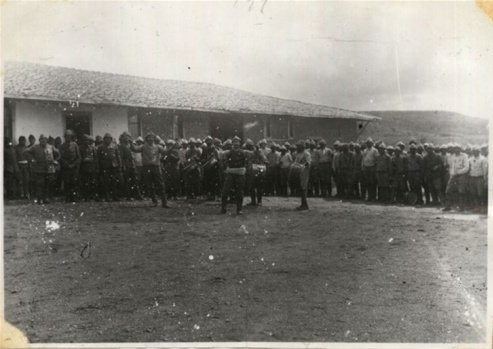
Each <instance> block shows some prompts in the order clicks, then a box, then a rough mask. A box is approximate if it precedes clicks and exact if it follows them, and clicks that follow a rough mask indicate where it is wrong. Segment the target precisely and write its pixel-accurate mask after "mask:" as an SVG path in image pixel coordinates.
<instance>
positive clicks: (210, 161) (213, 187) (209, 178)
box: [200, 136, 221, 201]
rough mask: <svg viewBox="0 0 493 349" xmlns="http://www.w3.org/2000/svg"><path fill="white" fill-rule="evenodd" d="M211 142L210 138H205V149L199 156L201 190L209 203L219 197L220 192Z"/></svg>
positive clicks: (218, 170) (217, 165)
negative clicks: (201, 178) (201, 173)
mask: <svg viewBox="0 0 493 349" xmlns="http://www.w3.org/2000/svg"><path fill="white" fill-rule="evenodd" d="M213 142H214V140H213V139H212V137H211V136H207V137H206V138H205V144H206V147H205V148H203V150H202V154H201V155H200V165H201V166H202V169H203V173H204V178H203V181H202V188H203V191H204V194H205V195H207V199H208V200H209V201H214V200H215V199H216V197H219V196H220V190H221V182H220V168H219V162H218V155H217V149H216V147H215V146H214V145H213Z"/></svg>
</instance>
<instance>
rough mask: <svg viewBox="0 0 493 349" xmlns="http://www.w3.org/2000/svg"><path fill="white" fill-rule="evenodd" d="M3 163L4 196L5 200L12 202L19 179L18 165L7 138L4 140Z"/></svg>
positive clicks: (10, 142)
mask: <svg viewBox="0 0 493 349" xmlns="http://www.w3.org/2000/svg"><path fill="white" fill-rule="evenodd" d="M3 161H4V163H3V174H4V177H3V178H4V189H5V192H4V194H6V198H7V199H9V200H13V199H16V196H17V192H16V191H17V190H16V187H17V185H16V183H17V181H18V179H19V164H18V163H17V155H16V152H15V149H14V147H13V145H12V141H11V140H10V138H9V137H5V138H4V148H3Z"/></svg>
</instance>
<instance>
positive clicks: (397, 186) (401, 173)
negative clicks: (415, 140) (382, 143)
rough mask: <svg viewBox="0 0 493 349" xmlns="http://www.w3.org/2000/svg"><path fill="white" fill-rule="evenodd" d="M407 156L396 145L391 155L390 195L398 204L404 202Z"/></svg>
mask: <svg viewBox="0 0 493 349" xmlns="http://www.w3.org/2000/svg"><path fill="white" fill-rule="evenodd" d="M406 174H407V157H406V156H405V155H403V154H402V148H401V147H399V145H397V146H396V147H395V148H394V156H393V157H392V191H393V193H392V197H391V199H392V200H393V201H395V202H397V203H399V204H403V203H404V193H406V192H407V184H406Z"/></svg>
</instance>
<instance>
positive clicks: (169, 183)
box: [162, 140, 180, 200]
mask: <svg viewBox="0 0 493 349" xmlns="http://www.w3.org/2000/svg"><path fill="white" fill-rule="evenodd" d="M166 145H167V147H168V149H167V150H168V152H169V153H168V155H166V156H165V157H164V158H163V160H162V162H163V169H164V183H165V186H166V194H167V195H168V199H170V198H173V199H175V200H176V199H177V198H178V195H179V193H180V154H179V151H178V149H177V148H176V143H175V142H174V141H172V140H170V141H168V142H167V143H166ZM178 146H179V145H178Z"/></svg>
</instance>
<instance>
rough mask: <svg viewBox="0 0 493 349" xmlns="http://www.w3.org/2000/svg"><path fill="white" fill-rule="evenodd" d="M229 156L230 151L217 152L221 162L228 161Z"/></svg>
mask: <svg viewBox="0 0 493 349" xmlns="http://www.w3.org/2000/svg"><path fill="white" fill-rule="evenodd" d="M228 154H229V150H218V151H217V156H218V158H219V159H220V160H224V159H226V158H227V156H228Z"/></svg>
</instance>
